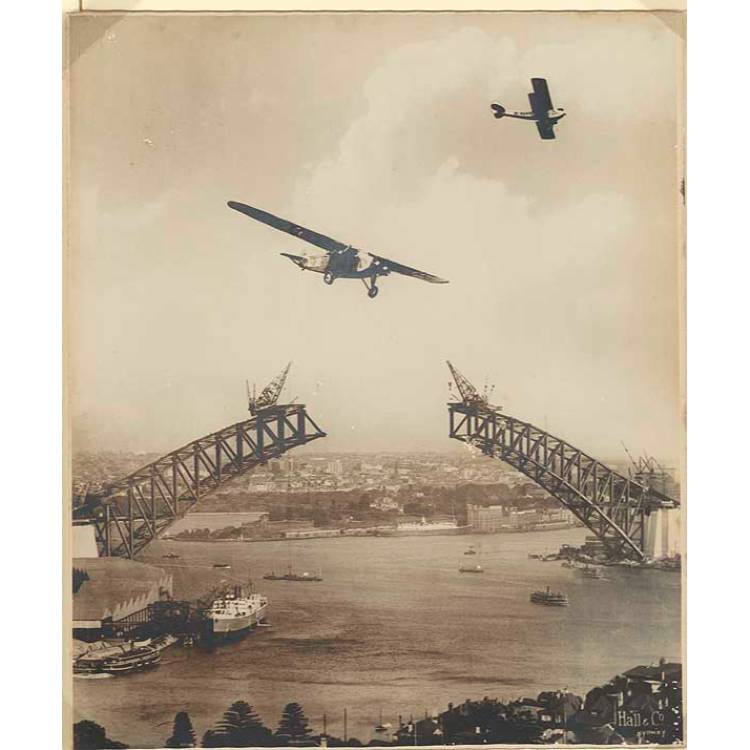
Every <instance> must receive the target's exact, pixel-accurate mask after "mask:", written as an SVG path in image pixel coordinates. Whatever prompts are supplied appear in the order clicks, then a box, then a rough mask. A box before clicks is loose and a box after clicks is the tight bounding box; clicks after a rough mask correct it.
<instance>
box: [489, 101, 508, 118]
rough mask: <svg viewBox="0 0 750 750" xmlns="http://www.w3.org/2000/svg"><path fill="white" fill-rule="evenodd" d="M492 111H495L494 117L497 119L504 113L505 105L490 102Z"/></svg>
mask: <svg viewBox="0 0 750 750" xmlns="http://www.w3.org/2000/svg"><path fill="white" fill-rule="evenodd" d="M491 107H492V111H493V112H494V113H495V117H496V118H497V119H498V120H499V119H500V118H501V117H502V116H503V115H504V114H505V107H503V105H502V104H496V103H495V104H492V105H491Z"/></svg>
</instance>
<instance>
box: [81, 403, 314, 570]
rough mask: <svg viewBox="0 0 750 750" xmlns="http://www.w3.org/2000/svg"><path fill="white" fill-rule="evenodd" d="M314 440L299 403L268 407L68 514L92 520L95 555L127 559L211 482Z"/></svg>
mask: <svg viewBox="0 0 750 750" xmlns="http://www.w3.org/2000/svg"><path fill="white" fill-rule="evenodd" d="M321 437H325V433H324V432H323V431H322V430H321V429H320V428H319V427H318V425H317V424H315V422H314V421H313V420H312V418H311V417H310V416H309V415H308V414H307V412H306V411H305V407H304V405H302V404H289V405H279V406H274V407H272V408H271V409H267V410H264V411H263V412H261V413H259V414H256V415H255V416H254V417H253V418H252V419H248V420H245V421H243V422H238V423H237V424H234V425H231V426H230V427H225V428H224V429H222V430H219V431H218V432H214V433H211V434H210V435H206V436H205V437H202V438H199V439H198V440H194V441H193V442H191V443H188V444H187V445H185V446H183V447H182V448H179V449H178V450H175V451H172V452H171V453H169V454H167V455H166V456H162V458H159V459H158V460H156V461H154V462H153V463H150V464H148V465H147V466H144V467H143V468H141V469H139V470H138V471H136V472H134V473H132V474H130V475H129V476H127V477H124V478H123V479H121V480H119V481H117V482H116V483H114V484H110V485H108V486H107V487H106V488H105V489H104V490H103V491H102V492H100V493H97V494H96V495H95V496H94V497H92V498H90V499H89V500H88V501H87V502H86V503H85V506H83V507H81V508H78V509H77V510H76V512H74V517H77V518H78V519H81V520H87V521H89V522H93V524H94V527H95V531H96V541H97V546H98V547H99V552H100V554H101V555H103V556H119V557H129V558H132V557H134V556H135V555H137V554H138V552H140V551H141V550H142V549H143V548H144V547H145V546H146V545H147V544H148V543H149V542H151V541H153V540H154V539H156V538H157V537H158V536H159V534H160V533H161V532H163V531H164V530H165V529H166V528H167V527H168V526H169V525H170V524H172V523H173V522H174V521H175V520H177V519H178V518H181V517H182V516H183V515H184V514H185V513H186V512H187V511H188V510H189V509H190V508H191V507H192V506H193V505H194V504H195V503H197V502H198V501H199V500H200V499H201V498H202V497H205V496H206V495H207V494H209V493H210V492H212V491H213V490H215V489H216V488H217V487H220V486H221V485H223V484H225V483H226V482H228V481H230V480H231V479H234V478H235V477H238V476H240V475H241V474H244V473H245V472H247V471H250V470H252V469H253V468H255V467H256V466H258V465H260V464H263V463H265V462H266V461H268V460H269V459H272V458H276V457H278V456H280V455H281V454H282V453H285V452H286V451H288V450H290V449H291V448H296V447H297V446H300V445H304V444H305V443H309V442H310V441H311V440H316V439H317V438H321Z"/></svg>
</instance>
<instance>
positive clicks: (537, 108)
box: [529, 78, 553, 115]
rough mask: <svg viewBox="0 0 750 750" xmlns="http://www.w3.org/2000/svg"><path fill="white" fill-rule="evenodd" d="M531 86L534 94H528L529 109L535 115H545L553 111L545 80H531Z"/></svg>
mask: <svg viewBox="0 0 750 750" xmlns="http://www.w3.org/2000/svg"><path fill="white" fill-rule="evenodd" d="M531 85H532V87H533V89H534V93H533V94H529V101H530V102H531V108H532V109H533V110H534V114H535V115H539V114H544V115H546V114H547V113H548V112H549V111H550V110H551V109H553V107H552V99H551V98H550V95H549V88H547V79H546V78H532V79H531Z"/></svg>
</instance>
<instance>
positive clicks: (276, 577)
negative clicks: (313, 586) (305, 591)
mask: <svg viewBox="0 0 750 750" xmlns="http://www.w3.org/2000/svg"><path fill="white" fill-rule="evenodd" d="M263 580H264V581H298V582H303V583H307V582H315V581H322V580H323V577H322V576H319V575H314V574H312V573H308V572H307V571H305V572H304V573H292V571H291V570H290V571H289V572H288V573H283V574H276V573H274V572H273V571H271V572H270V573H266V574H265V575H264V576H263Z"/></svg>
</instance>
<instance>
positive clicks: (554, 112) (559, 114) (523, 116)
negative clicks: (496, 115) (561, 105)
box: [493, 102, 565, 123]
mask: <svg viewBox="0 0 750 750" xmlns="http://www.w3.org/2000/svg"><path fill="white" fill-rule="evenodd" d="M494 106H497V107H498V108H499V109H498V110H497V111H498V112H501V113H502V115H501V116H502V117H513V118H515V119H516V120H531V121H532V122H549V123H556V122H557V121H558V120H561V119H562V118H563V117H565V111H564V110H562V109H550V110H548V111H547V112H546V114H543V115H542V114H536V113H534V112H515V111H512V110H509V109H505V107H503V106H502V105H500V104H498V103H497V102H494V103H493V107H494Z"/></svg>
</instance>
